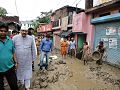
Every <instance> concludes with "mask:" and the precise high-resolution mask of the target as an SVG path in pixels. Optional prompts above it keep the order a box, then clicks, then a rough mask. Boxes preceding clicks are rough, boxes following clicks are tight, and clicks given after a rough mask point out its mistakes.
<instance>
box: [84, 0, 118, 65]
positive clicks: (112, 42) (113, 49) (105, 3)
mask: <svg viewBox="0 0 120 90" xmlns="http://www.w3.org/2000/svg"><path fill="white" fill-rule="evenodd" d="M98 1H99V2H97V4H96V2H95V0H86V11H85V12H86V14H87V15H91V23H92V24H93V25H94V29H93V31H94V44H93V47H94V49H95V48H96V46H97V45H98V42H99V41H101V40H102V41H104V43H105V46H106V52H107V60H106V62H108V63H110V64H112V65H116V66H119V67H120V0H98Z"/></svg>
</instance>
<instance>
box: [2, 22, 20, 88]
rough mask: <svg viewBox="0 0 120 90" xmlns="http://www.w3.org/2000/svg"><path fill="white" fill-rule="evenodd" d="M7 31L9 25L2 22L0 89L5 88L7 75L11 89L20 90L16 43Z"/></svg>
mask: <svg viewBox="0 0 120 90" xmlns="http://www.w3.org/2000/svg"><path fill="white" fill-rule="evenodd" d="M7 33H8V26H6V24H4V23H2V24H1V25H0V90H5V89H4V77H6V80H7V81H8V84H9V86H10V88H11V90H18V86H17V77H16V74H15V66H17V62H16V58H15V50H14V44H13V42H12V40H11V39H10V38H9V37H8V36H7Z"/></svg>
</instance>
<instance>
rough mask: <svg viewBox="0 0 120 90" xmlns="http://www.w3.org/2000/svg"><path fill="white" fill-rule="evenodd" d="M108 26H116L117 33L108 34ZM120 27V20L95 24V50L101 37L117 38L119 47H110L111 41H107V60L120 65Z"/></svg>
mask: <svg viewBox="0 0 120 90" xmlns="http://www.w3.org/2000/svg"><path fill="white" fill-rule="evenodd" d="M107 27H116V30H117V32H116V35H109V36H108V35H106V28H107ZM119 27H120V21H111V22H106V23H105V22H102V23H97V24H95V34H94V50H95V48H96V46H97V45H98V43H99V41H100V40H101V38H108V39H109V38H117V49H113V48H109V41H108V42H107V41H106V42H105V45H106V46H107V56H108V58H107V62H109V63H111V64H115V65H118V66H120V35H118V28H119Z"/></svg>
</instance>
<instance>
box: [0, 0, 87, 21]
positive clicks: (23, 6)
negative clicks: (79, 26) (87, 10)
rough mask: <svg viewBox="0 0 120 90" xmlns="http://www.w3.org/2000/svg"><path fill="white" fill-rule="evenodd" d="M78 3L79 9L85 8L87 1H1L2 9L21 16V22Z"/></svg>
mask: <svg viewBox="0 0 120 90" xmlns="http://www.w3.org/2000/svg"><path fill="white" fill-rule="evenodd" d="M15 1H16V6H17V10H16V6H15ZM79 1H80V2H79ZM78 2H79V4H78V6H77V7H79V8H84V7H85V4H84V3H85V0H0V7H3V8H5V9H6V10H7V12H8V14H9V15H12V16H13V15H16V16H19V18H20V20H32V19H35V18H36V17H37V16H39V15H40V12H48V11H50V10H56V9H58V8H60V7H63V6H65V5H70V6H74V7H75V6H76V4H77V3H78ZM17 11H18V13H17Z"/></svg>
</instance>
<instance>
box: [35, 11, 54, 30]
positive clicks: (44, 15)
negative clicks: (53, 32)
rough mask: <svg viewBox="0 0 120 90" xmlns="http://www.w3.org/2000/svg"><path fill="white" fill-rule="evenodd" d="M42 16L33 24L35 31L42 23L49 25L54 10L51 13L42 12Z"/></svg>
mask: <svg viewBox="0 0 120 90" xmlns="http://www.w3.org/2000/svg"><path fill="white" fill-rule="evenodd" d="M40 13H41V15H40V16H39V17H37V19H36V20H35V21H34V22H33V26H34V29H35V30H36V29H37V28H38V26H39V24H40V23H49V22H50V21H51V19H50V15H51V13H52V10H50V11H49V12H40Z"/></svg>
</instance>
